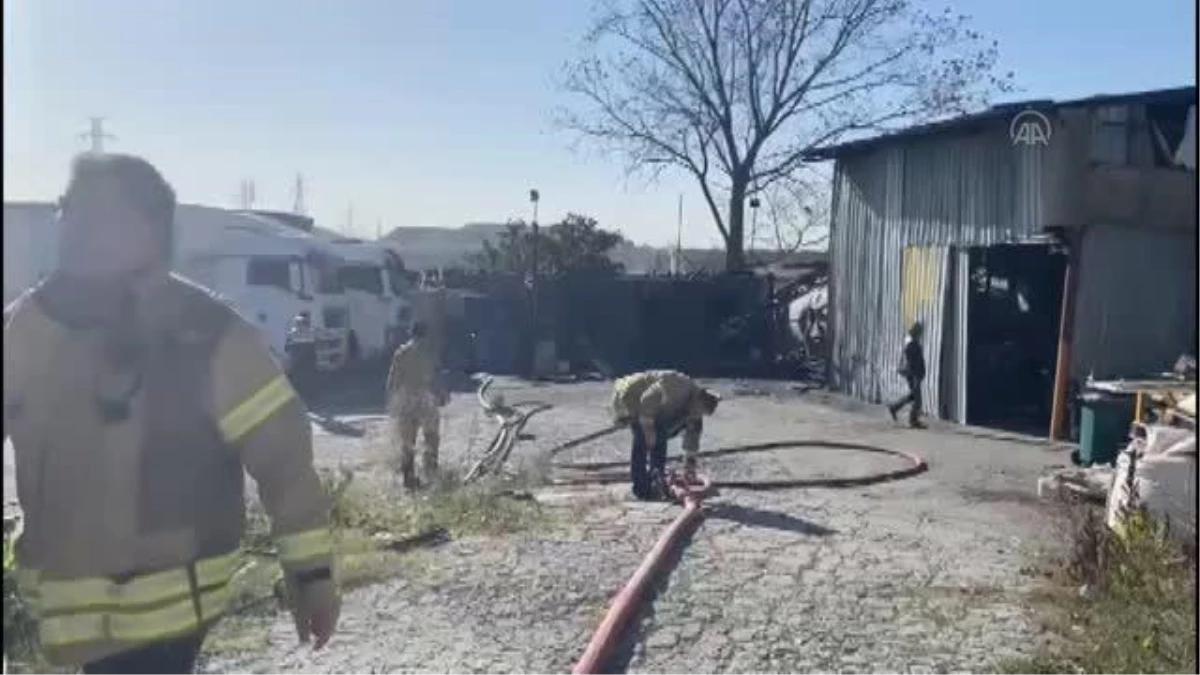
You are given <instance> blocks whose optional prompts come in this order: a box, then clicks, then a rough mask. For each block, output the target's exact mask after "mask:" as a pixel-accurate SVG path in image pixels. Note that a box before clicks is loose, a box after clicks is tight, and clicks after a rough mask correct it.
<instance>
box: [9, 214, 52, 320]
mask: <svg viewBox="0 0 1200 675" xmlns="http://www.w3.org/2000/svg"><path fill="white" fill-rule="evenodd" d="M57 211H58V209H57V206H56V204H54V203H53V202H32V201H31V202H4V305H5V306H6V307H7V306H8V303H10V302H12V301H13V300H16V299H17V298H18V297H20V296H21V294H22V293H24V292H25V291H27V290H29V289H30V288H32V287H33V286H34V285H36V284H37V283H38V282H39V281H41V280H42V279H44V278H45V277H46V276H47V275H49V274H50V273H51V272H53V271H54V270H55V268H57V267H58V239H59V231H60V226H59V223H58V217H57Z"/></svg>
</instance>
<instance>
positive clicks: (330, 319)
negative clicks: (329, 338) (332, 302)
mask: <svg viewBox="0 0 1200 675" xmlns="http://www.w3.org/2000/svg"><path fill="white" fill-rule="evenodd" d="M321 315H322V318H323V319H324V320H325V327H326V328H345V327H346V310H345V309H342V308H341V307H325V308H324V309H322V310H321Z"/></svg>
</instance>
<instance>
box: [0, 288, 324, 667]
mask: <svg viewBox="0 0 1200 675" xmlns="http://www.w3.org/2000/svg"><path fill="white" fill-rule="evenodd" d="M88 293H89V291H88V290H87V289H80V288H78V287H73V286H71V284H70V282H65V281H62V280H58V279H54V278H52V279H51V280H50V281H48V282H47V283H46V284H43V285H42V286H40V287H38V288H37V289H35V290H34V291H32V292H31V293H28V294H26V295H25V296H23V297H22V298H21V299H19V300H18V301H17V302H16V303H14V305H13V306H11V307H10V308H9V309H7V310H6V311H5V314H6V323H5V327H4V403H5V415H4V418H5V419H4V424H5V431H6V432H9V433H11V436H12V440H13V449H14V454H15V459H16V473H17V492H18V498H19V500H20V503H21V507H22V510H23V511H24V520H25V527H24V533H23V536H22V537H21V539H20V540H19V542H18V546H17V561H18V564H19V565H20V566H21V568H22V572H23V574H22V577H23V578H24V579H25V580H26V583H28V582H29V580H35V585H34V587H33V588H32V589H31V591H32V597H33V600H34V602H35V605H36V606H37V607H38V609H39V610H40V612H41V616H42V622H41V632H42V640H43V648H44V650H45V652H46V656H47V658H49V659H50V660H51V661H52V662H56V663H72V664H78V663H83V662H86V661H90V660H94V659H97V658H102V657H104V656H107V655H111V654H113V653H116V652H119V651H123V650H125V649H129V648H130V647H135V646H137V645H139V644H142V643H145V642H149V641H154V640H159V639H163V638H168V637H173V636H178V635H180V634H184V633H188V632H192V631H196V630H197V629H199V628H201V627H202V626H205V625H208V624H211V623H212V622H213V621H215V620H216V618H218V617H219V616H220V615H221V613H222V612H224V611H225V609H226V605H227V603H228V600H229V588H228V584H229V582H230V580H231V578H232V577H233V575H234V572H235V570H236V567H237V563H238V555H237V552H238V548H239V546H240V542H241V539H242V536H243V521H244V516H245V503H244V480H245V479H244V473H245V472H249V473H250V475H251V476H252V477H253V478H254V479H255V482H256V483H257V485H258V489H259V496H260V499H261V501H262V504H263V507H264V509H265V510H266V512H267V514H268V515H269V516H270V518H271V522H272V535H273V537H274V539H275V541H276V544H277V546H278V549H279V554H280V561H281V563H282V564H283V566H284V567H285V569H287V570H290V571H293V572H296V571H302V570H305V569H309V568H313V567H321V566H328V565H330V563H331V535H330V532H329V528H328V503H327V498H326V496H325V494H324V491H323V489H322V486H321V484H320V481H319V479H318V477H317V475H316V472H315V471H314V469H313V466H312V439H311V432H310V428H309V423H308V419H307V415H306V412H305V410H304V407H303V405H302V403H301V402H300V401H299V399H298V398H297V396H296V395H295V392H294V391H293V390H292V387H291V386H290V384H289V383H288V381H287V379H286V378H285V377H284V376H283V375H282V373H281V372H280V370H279V368H278V366H277V365H276V364H275V362H274V360H273V359H272V357H271V355H270V352H269V350H268V348H267V347H266V345H265V344H264V343H263V340H262V338H261V336H260V335H259V333H258V331H257V330H256V329H255V328H254V327H253V326H251V325H250V324H249V323H247V322H246V321H244V320H243V319H241V318H240V317H239V316H237V314H236V313H234V312H233V311H232V310H231V309H230V308H229V307H228V306H226V305H225V304H224V303H222V302H221V301H220V300H219V299H217V298H214V297H213V296H211V295H210V294H209V293H208V292H207V291H205V290H204V289H201V288H199V287H197V286H194V285H192V284H190V283H189V282H186V281H184V280H182V279H179V278H178V277H174V276H172V277H167V278H164V279H162V280H160V281H159V282H158V283H155V284H152V285H148V287H146V288H141V289H139V292H138V294H137V295H136V296H135V297H136V302H135V303H133V304H134V306H135V309H136V311H135V312H133V313H131V314H128V315H127V316H124V317H123V319H122V321H121V322H120V326H121V327H122V328H120V329H116V328H112V327H111V325H104V324H101V323H97V320H98V319H103V318H104V316H105V314H104V312H97V311H93V310H94V309H95V308H94V307H92V306H93V305H97V304H100V302H101V300H102V298H100V299H97V298H90V299H89V298H88ZM81 298H82V299H81ZM127 304H128V303H127ZM90 311H91V312H92V313H91V314H89V312H90ZM130 326H132V328H130Z"/></svg>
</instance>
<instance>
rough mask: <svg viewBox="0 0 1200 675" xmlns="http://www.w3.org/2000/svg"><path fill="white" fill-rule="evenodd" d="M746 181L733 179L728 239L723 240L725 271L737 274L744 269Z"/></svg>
mask: <svg viewBox="0 0 1200 675" xmlns="http://www.w3.org/2000/svg"><path fill="white" fill-rule="evenodd" d="M747 184H748V181H746V180H742V179H739V178H736V177H735V178H734V179H733V186H732V189H731V190H730V193H729V237H728V238H727V239H726V240H725V271H726V272H738V271H740V270H742V269H744V268H745V267H746V250H745V239H746V237H745V233H746V187H747Z"/></svg>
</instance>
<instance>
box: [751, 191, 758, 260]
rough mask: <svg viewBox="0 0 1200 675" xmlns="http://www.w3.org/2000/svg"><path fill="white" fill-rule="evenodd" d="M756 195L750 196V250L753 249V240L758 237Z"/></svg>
mask: <svg viewBox="0 0 1200 675" xmlns="http://www.w3.org/2000/svg"><path fill="white" fill-rule="evenodd" d="M758 205H759V201H758V197H751V198H750V250H751V251H753V250H754V242H755V241H756V240H757V239H758Z"/></svg>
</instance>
